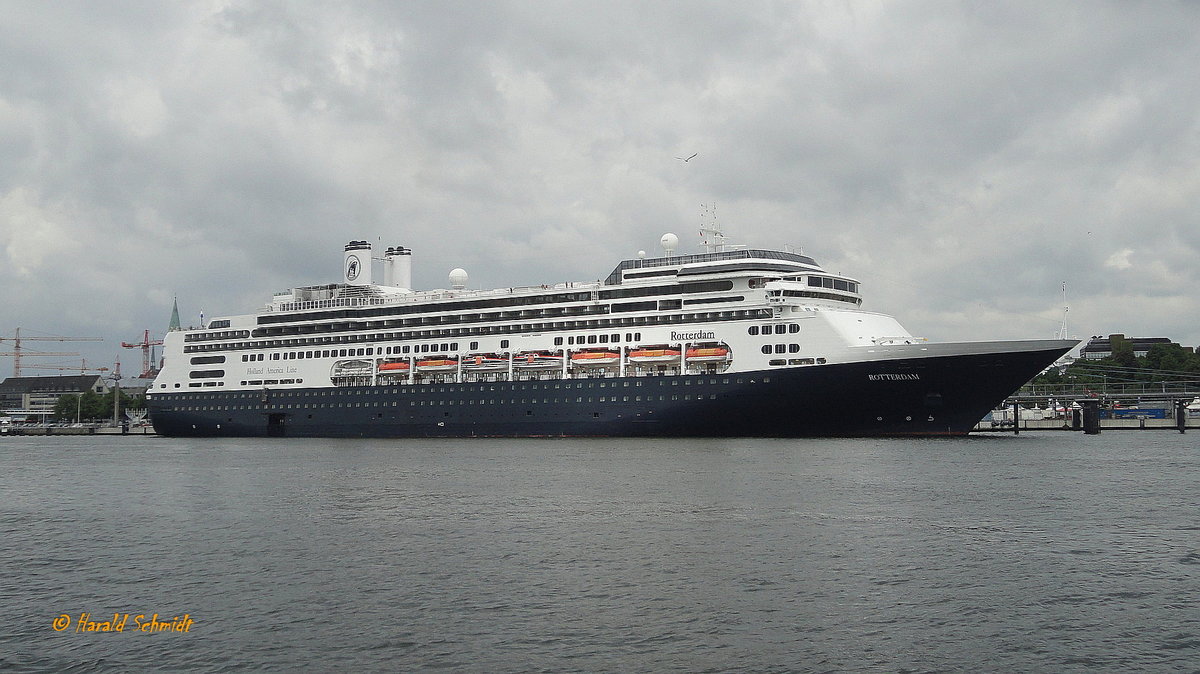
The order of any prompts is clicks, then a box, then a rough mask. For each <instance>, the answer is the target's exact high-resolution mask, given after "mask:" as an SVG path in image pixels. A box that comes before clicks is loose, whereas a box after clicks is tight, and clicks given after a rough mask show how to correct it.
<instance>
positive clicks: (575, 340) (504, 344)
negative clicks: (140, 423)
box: [192, 332, 642, 364]
mask: <svg viewBox="0 0 1200 674" xmlns="http://www.w3.org/2000/svg"><path fill="white" fill-rule="evenodd" d="M568 339H569V340H570V341H569V342H568V343H569V344H596V343H597V340H598V341H599V343H600V344H608V343H609V342H610V341H611V342H612V343H614V344H615V343H619V342H620V341H621V335H620V334H619V333H618V334H613V335H607V334H606V335H599V336H597V335H587V336H584V335H579V336H578V337H570V338H568ZM641 339H642V333H640V332H627V333H625V340H626V341H628V342H635V341H640V340H641ZM562 343H563V338H562V337H555V338H554V344H555V345H556V346H559V345H561V344H562ZM458 346H459V345H458V342H448V343H447V342H442V343H431V344H412V345H409V344H405V345H404V346H388V347H370V346H368V347H364V348H361V349H316V350H313V351H286V352H280V353H272V354H270V356H271V360H304V359H307V358H346V357H352V356H382V355H388V356H393V355H403V354H408V353H437V352H452V351H458ZM508 347H509V340H507V339H502V340H500V348H501V349H507V348H508ZM469 348H470V350H471V351H475V350H477V349H478V348H479V342H471V343H470V347H469ZM265 356H266V354H262V353H248V354H242V362H243V363H246V362H251V361H260V360H263V359H264V357H265ZM217 358H219V359H220V360H219V361H218V360H215V359H217ZM224 361H225V357H224V356H209V357H196V358H193V359H192V363H193V364H198V363H200V362H224Z"/></svg>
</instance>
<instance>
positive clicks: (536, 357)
mask: <svg viewBox="0 0 1200 674" xmlns="http://www.w3.org/2000/svg"><path fill="white" fill-rule="evenodd" d="M562 362H563V361H562V356H561V355H558V354H555V353H550V352H549V351H523V352H521V353H517V354H513V367H514V368H516V369H518V370H527V371H528V370H560V369H562Z"/></svg>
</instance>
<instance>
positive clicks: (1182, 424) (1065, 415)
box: [972, 391, 1200, 435]
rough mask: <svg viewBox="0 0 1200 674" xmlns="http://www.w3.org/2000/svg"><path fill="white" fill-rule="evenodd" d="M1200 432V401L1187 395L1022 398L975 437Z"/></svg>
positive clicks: (992, 418) (994, 414)
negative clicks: (1039, 433) (1031, 433)
mask: <svg viewBox="0 0 1200 674" xmlns="http://www.w3.org/2000/svg"><path fill="white" fill-rule="evenodd" d="M1197 428H1200V397H1198V396H1197V395H1196V392H1195V391H1188V392H1187V393H1186V394H1182V395H1179V394H1175V395H1170V394H1167V395H1164V394H1154V395H1148V396H1144V397H1143V396H1138V397H1129V396H1120V397H1118V396H1110V395H1107V394H1100V395H1097V394H1095V393H1091V394H1089V395H1086V396H1083V397H1076V396H1071V395H1063V394H1061V393H1060V394H1057V395H1044V394H1043V395H1030V394H1017V395H1014V396H1011V397H1009V398H1008V399H1007V400H1005V402H1004V404H1003V405H1002V406H1000V407H998V408H996V409H995V410H993V411H992V412H991V413H989V414H988V415H987V416H986V417H984V418H983V419H982V420H981V421H980V422H979V423H978V424H976V425H975V428H973V429H972V432H973V433H982V432H997V433H1020V432H1021V431H1083V432H1084V433H1086V434H1089V435H1095V434H1098V433H1100V432H1102V431H1105V430H1114V431H1123V430H1142V431H1146V430H1171V431H1177V432H1179V433H1185V432H1186V431H1187V430H1188V429H1197Z"/></svg>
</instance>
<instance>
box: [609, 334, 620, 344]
mask: <svg viewBox="0 0 1200 674" xmlns="http://www.w3.org/2000/svg"><path fill="white" fill-rule="evenodd" d="M609 341H610V342H613V343H616V342H619V341H621V335H620V334H616V335H611V336H610V337H609Z"/></svg>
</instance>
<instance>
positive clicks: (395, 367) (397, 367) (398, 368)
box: [379, 360, 409, 374]
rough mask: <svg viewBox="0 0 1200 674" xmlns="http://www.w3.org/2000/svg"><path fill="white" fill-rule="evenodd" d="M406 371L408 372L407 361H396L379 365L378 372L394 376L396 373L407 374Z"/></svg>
mask: <svg viewBox="0 0 1200 674" xmlns="http://www.w3.org/2000/svg"><path fill="white" fill-rule="evenodd" d="M408 370H409V365H408V361H403V360H396V361H388V362H383V363H380V364H379V371H380V372H387V373H391V374H396V373H404V372H408Z"/></svg>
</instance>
